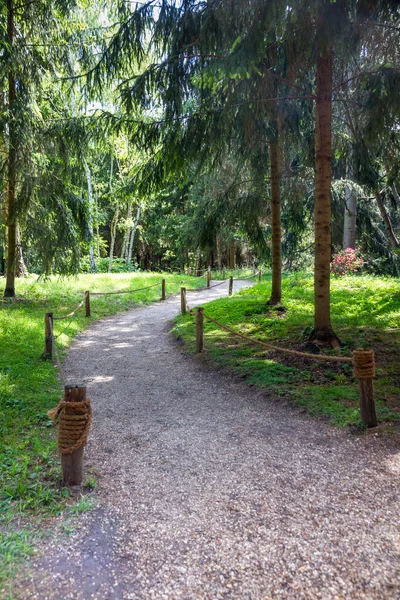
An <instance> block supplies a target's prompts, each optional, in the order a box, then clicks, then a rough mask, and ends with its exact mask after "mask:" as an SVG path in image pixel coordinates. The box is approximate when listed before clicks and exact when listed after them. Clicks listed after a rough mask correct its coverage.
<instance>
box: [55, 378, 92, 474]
mask: <svg viewBox="0 0 400 600" xmlns="http://www.w3.org/2000/svg"><path fill="white" fill-rule="evenodd" d="M85 401H86V387H84V386H65V388H64V402H65V408H64V414H65V415H66V417H68V416H72V415H75V414H76V411H75V410H74V409H73V406H72V405H73V404H74V403H75V402H85ZM59 433H60V430H59ZM61 467H62V482H63V484H64V485H81V483H82V480H83V445H82V446H81V447H80V448H78V449H77V450H74V451H73V452H71V453H69V454H61Z"/></svg>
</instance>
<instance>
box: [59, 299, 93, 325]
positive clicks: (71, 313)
mask: <svg viewBox="0 0 400 600" xmlns="http://www.w3.org/2000/svg"><path fill="white" fill-rule="evenodd" d="M84 304H85V300H82V302H80V303H79V304H78V306H77V307H76V308H75V310H73V311H72V312H70V313H69V314H68V315H64V316H62V317H53V321H62V320H63V319H69V318H70V317H73V316H75V315H76V313H77V312H78V310H79V309H80V308H82V306H83V305H84Z"/></svg>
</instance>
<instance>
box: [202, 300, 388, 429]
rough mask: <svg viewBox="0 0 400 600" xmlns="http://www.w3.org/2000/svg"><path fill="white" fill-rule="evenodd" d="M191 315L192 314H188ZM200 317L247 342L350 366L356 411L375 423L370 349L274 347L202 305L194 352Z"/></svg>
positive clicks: (303, 356)
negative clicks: (339, 351) (343, 352)
mask: <svg viewBox="0 0 400 600" xmlns="http://www.w3.org/2000/svg"><path fill="white" fill-rule="evenodd" d="M191 314H193V313H191ZM204 319H207V320H208V321H210V322H211V323H214V324H215V325H217V327H219V328H220V329H223V330H224V331H227V332H228V333H231V334H232V335H235V336H237V337H239V338H241V339H243V340H245V341H246V342H249V343H251V344H252V345H254V346H261V347H263V348H267V349H268V350H274V351H276V352H281V353H284V354H289V355H292V356H297V357H300V358H306V359H309V360H317V361H325V362H335V363H341V364H345V363H347V364H349V363H351V364H352V365H353V373H354V377H355V378H356V379H357V380H358V384H359V394H360V414H361V420H362V422H363V424H364V425H366V426H367V427H376V426H377V424H378V421H377V417H376V408H375V401H374V391H373V378H374V376H375V356H374V351H373V350H371V349H365V350H364V349H359V350H354V351H353V355H352V356H348V357H346V356H327V355H319V354H311V353H309V352H300V351H299V350H290V349H289V348H282V347H281V346H275V345H274V344H268V343H267V342H263V341H261V340H256V339H254V338H250V337H249V336H247V335H244V334H243V333H240V332H238V331H235V329H232V328H231V327H228V326H227V325H224V324H223V323H220V322H219V321H216V320H215V319H213V318H212V317H210V316H209V315H207V314H205V313H204V310H203V308H197V309H196V353H200V352H202V351H203V323H204Z"/></svg>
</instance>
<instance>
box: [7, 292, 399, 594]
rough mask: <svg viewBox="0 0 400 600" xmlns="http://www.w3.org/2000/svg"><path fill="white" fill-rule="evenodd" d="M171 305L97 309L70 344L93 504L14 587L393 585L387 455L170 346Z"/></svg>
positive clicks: (344, 589)
mask: <svg viewBox="0 0 400 600" xmlns="http://www.w3.org/2000/svg"><path fill="white" fill-rule="evenodd" d="M242 285H247V284H245V282H243V283H242ZM226 293H227V288H226V286H220V287H218V288H215V289H214V290H211V291H204V292H201V293H200V292H199V293H196V294H191V295H190V297H189V304H190V305H194V304H196V302H197V303H199V302H204V301H207V300H208V299H212V298H214V297H217V296H221V295H226ZM178 305H179V302H178V299H177V298H172V299H169V300H167V301H166V302H163V303H157V304H154V305H151V306H148V307H145V308H141V309H137V310H132V311H130V312H128V313H124V314H121V315H118V316H116V317H113V318H110V319H107V320H103V321H101V322H99V323H96V324H95V325H94V326H92V327H91V328H90V329H89V330H87V331H85V332H84V333H83V334H82V335H80V336H79V338H77V340H76V341H75V343H74V344H73V346H72V347H71V349H70V352H69V355H68V358H67V360H66V363H65V372H66V374H67V376H68V379H69V380H70V381H71V382H73V383H74V384H75V383H80V382H84V383H86V385H87V387H88V396H89V397H90V398H91V399H92V403H93V409H94V423H93V427H92V431H91V435H90V440H89V444H88V447H87V452H86V457H87V458H86V465H87V466H89V467H92V468H94V469H95V471H96V472H97V473H99V483H98V489H97V492H96V494H95V508H94V510H90V511H88V512H85V513H83V514H82V515H80V517H79V521H78V525H77V526H76V528H75V529H74V530H73V531H72V533H70V534H69V535H67V533H66V532H65V527H64V530H63V528H62V527H61V526H59V527H56V528H55V530H54V534H53V535H52V537H51V538H49V539H47V540H46V542H45V543H44V545H43V554H41V555H40V556H38V557H37V558H36V559H35V560H34V561H33V562H32V563H31V569H30V571H29V573H24V574H23V575H22V577H21V579H19V582H18V586H17V589H16V591H17V592H19V593H20V595H21V598H24V599H29V600H31V599H34V598H38V599H41V600H46V599H49V600H50V599H51V600H65V599H70V598H71V599H76V600H88V599H90V598H95V599H97V600H106V599H107V600H108V599H123V600H127V599H138V600H139V599H140V600H163V599H166V600H175V599H180V598H182V599H186V600H193V599H197V598H199V599H207V600H208V599H210V600H214V599H247V600H267V599H269V598H282V599H283V598H285V599H293V600H299V599H306V598H307V599H309V598H310V599H311V598H321V599H324V600H327V599H339V598H349V599H352V600H353V599H372V598H374V599H380V600H382V599H395V598H397V599H398V598H400V577H399V574H400V561H399V548H400V544H399V542H400V529H399V523H400V517H399V514H400V511H399V508H400V506H399V498H398V491H399V486H398V476H399V472H400V460H399V454H396V451H395V450H394V449H392V450H391V449H388V448H387V447H386V448H385V447H384V446H382V445H381V443H380V441H379V439H378V438H374V437H373V436H369V437H368V440H366V439H356V438H354V437H352V436H350V435H349V434H348V433H347V432H345V431H337V430H334V429H332V428H330V427H329V426H327V425H326V424H324V423H322V422H319V421H313V420H311V419H310V418H308V417H306V416H304V415H302V414H301V413H300V412H299V411H298V410H296V409H293V408H291V407H290V406H288V405H287V404H285V403H282V402H281V401H279V400H276V399H274V398H270V397H268V394H266V393H265V392H263V391H257V390H255V389H254V388H252V389H250V388H248V387H245V386H244V385H242V384H240V383H238V382H236V381H233V380H231V379H230V378H228V377H226V376H223V375H220V374H218V373H216V372H211V371H207V369H206V368H205V367H204V365H203V364H202V362H201V361H198V360H196V359H193V358H192V357H186V356H185V355H183V354H182V353H181V352H180V350H179V347H178V346H177V344H176V342H175V341H174V340H172V338H171V336H170V334H169V329H170V321H171V319H172V318H173V317H174V315H175V314H177V312H178Z"/></svg>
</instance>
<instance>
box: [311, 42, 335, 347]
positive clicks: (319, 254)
mask: <svg viewBox="0 0 400 600" xmlns="http://www.w3.org/2000/svg"><path fill="white" fill-rule="evenodd" d="M332 70H333V49H332V46H327V45H325V44H324V43H322V44H318V45H317V94H316V127H315V216H314V220H315V223H314V227H315V250H314V251H315V259H314V260H315V262H314V330H313V332H312V334H311V336H310V338H311V339H312V340H320V341H324V342H330V343H331V344H332V345H334V346H337V345H338V344H339V340H338V338H337V336H336V335H335V333H334V331H333V329H332V325H331V314H330V262H331V180H332Z"/></svg>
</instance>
